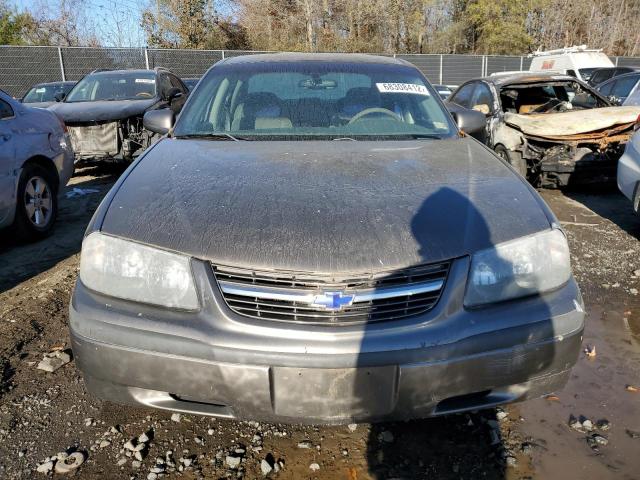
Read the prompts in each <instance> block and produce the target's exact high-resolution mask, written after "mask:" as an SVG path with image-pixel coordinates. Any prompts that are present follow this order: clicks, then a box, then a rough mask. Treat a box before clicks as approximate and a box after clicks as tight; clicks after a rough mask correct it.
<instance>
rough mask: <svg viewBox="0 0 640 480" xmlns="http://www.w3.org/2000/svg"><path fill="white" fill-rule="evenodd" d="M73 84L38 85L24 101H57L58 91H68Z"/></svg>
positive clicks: (29, 92) (28, 93)
mask: <svg viewBox="0 0 640 480" xmlns="http://www.w3.org/2000/svg"><path fill="white" fill-rule="evenodd" d="M72 87H73V85H63V84H58V85H36V86H35V87H33V88H32V89H31V90H29V91H28V92H27V94H26V95H25V96H24V98H23V99H22V103H39V102H55V101H56V99H55V95H56V94H57V93H67V92H68V91H69V90H71V88H72Z"/></svg>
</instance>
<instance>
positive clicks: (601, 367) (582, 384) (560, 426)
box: [518, 295, 640, 480]
mask: <svg viewBox="0 0 640 480" xmlns="http://www.w3.org/2000/svg"><path fill="white" fill-rule="evenodd" d="M613 297H615V296H612V297H610V298H607V299H606V300H605V301H602V302H591V304H590V305H589V304H588V305H587V318H586V320H585V334H584V342H583V344H584V345H587V344H589V345H595V347H596V351H597V355H596V357H595V358H593V359H589V358H587V357H586V355H585V354H584V353H581V354H580V358H579V360H578V363H577V364H576V366H575V367H574V369H573V371H572V375H571V379H570V380H569V382H568V384H567V386H566V387H565V388H564V389H563V390H562V391H560V392H557V397H558V398H559V401H549V400H545V399H538V400H532V401H530V402H525V403H523V404H522V405H521V406H518V410H519V413H520V414H521V415H522V416H523V417H524V418H525V422H523V424H522V426H521V429H522V433H524V434H525V435H530V436H531V437H533V439H534V442H538V443H540V444H542V445H544V448H543V449H541V450H540V451H538V452H536V455H535V457H534V461H533V469H534V472H535V474H534V477H535V478H556V477H557V476H558V472H562V477H563V479H565V480H573V479H576V480H584V479H585V478H622V479H637V478H638V474H639V472H640V458H639V457H638V452H639V451H640V441H639V440H638V439H632V438H630V437H629V436H628V435H627V433H626V430H627V429H629V430H635V431H637V430H640V397H638V394H636V393H630V392H627V391H626V390H625V387H626V385H627V384H634V385H637V384H639V383H640V368H638V365H640V299H638V300H637V301H636V300H635V297H634V299H633V300H630V299H628V298H624V297H622V296H621V295H618V297H622V298H613ZM599 300H603V299H599ZM630 302H633V304H631V303H630ZM629 312H631V313H629ZM571 415H573V416H575V417H579V416H581V415H583V416H585V417H586V418H589V419H590V420H592V421H593V423H596V422H597V421H598V420H600V419H606V420H608V421H609V422H611V428H610V430H607V431H602V432H598V433H600V434H602V435H604V436H605V437H607V438H608V440H609V445H607V446H605V447H601V448H600V450H599V451H593V450H592V449H591V448H590V447H589V445H588V444H587V434H586V433H580V432H578V431H575V430H573V429H571V428H570V427H569V426H568V421H569V417H570V416H571Z"/></svg>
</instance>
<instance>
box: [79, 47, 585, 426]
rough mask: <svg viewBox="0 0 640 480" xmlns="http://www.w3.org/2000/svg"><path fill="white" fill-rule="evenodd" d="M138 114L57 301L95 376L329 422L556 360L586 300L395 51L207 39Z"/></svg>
mask: <svg viewBox="0 0 640 480" xmlns="http://www.w3.org/2000/svg"><path fill="white" fill-rule="evenodd" d="M455 116H456V120H457V122H458V124H459V125H461V127H462V130H466V131H467V133H473V130H474V128H478V127H477V126H478V125H480V128H482V126H483V125H484V118H483V116H482V115H481V114H479V113H478V112H473V111H469V110H465V109H462V110H460V111H458V112H456V113H455ZM478 117H479V119H480V121H479V122H477V121H476V120H477V118H478ZM145 125H146V127H147V128H149V129H150V130H152V131H155V132H157V133H161V134H164V135H165V137H164V138H163V139H162V140H160V141H158V142H157V143H155V144H154V145H153V146H151V147H150V148H149V149H148V150H147V151H146V152H145V153H144V154H143V155H141V157H140V158H139V159H138V160H137V161H136V162H134V163H133V164H132V165H131V166H130V167H129V169H128V170H127V171H126V172H125V173H124V174H123V175H122V176H121V178H120V179H119V180H118V182H117V183H116V185H114V187H113V189H112V190H111V191H110V193H109V194H108V196H107V197H106V198H105V200H104V201H103V202H102V204H101V206H100V207H99V208H98V210H97V211H96V213H95V216H94V218H93V219H92V221H91V224H90V225H89V227H88V229H87V232H86V236H85V238H84V241H83V246H82V253H81V265H80V275H79V279H78V281H77V283H76V286H75V289H74V293H73V298H72V301H71V304H70V332H71V340H72V346H73V351H74V355H75V359H76V362H77V365H78V367H79V369H80V370H81V372H82V374H83V376H84V380H85V385H86V387H87V389H88V390H89V391H90V392H91V393H92V394H94V395H96V396H97V397H99V398H102V399H105V400H110V401H114V402H119V403H128V404H134V405H145V406H149V407H154V408H160V409H166V410H172V411H181V412H190V413H196V414H204V415H212V416H218V417H226V418H235V419H251V420H261V421H277V422H304V423H330V424H337V423H345V422H352V421H356V422H357V421H369V420H376V421H377V420H391V419H410V418H420V417H428V416H433V415H443V414H447V413H453V412H460V411H466V410H474V409H480V408H487V407H492V406H495V405H498V404H502V403H508V402H513V401H519V400H525V399H527V398H535V397H539V396H541V395H543V394H547V393H550V392H553V391H557V390H559V389H561V388H562V386H563V385H564V383H565V382H566V381H567V379H568V377H569V374H570V371H571V367H572V365H573V364H574V363H575V362H576V359H577V356H578V353H579V351H580V345H581V340H582V331H583V319H584V311H583V303H582V298H581V296H580V291H579V289H578V286H577V285H576V282H575V281H574V279H573V277H572V275H571V270H570V263H569V250H568V246H567V241H566V238H565V235H564V233H563V231H562V229H561V228H560V226H559V224H558V222H557V220H556V218H555V217H554V215H553V214H552V213H551V211H550V210H549V208H548V207H547V206H546V205H545V203H544V202H543V200H542V199H541V198H540V196H539V195H538V194H537V193H536V192H535V190H533V189H532V188H531V186H529V185H528V184H527V183H526V181H525V180H524V179H523V178H522V177H520V176H518V175H517V174H516V173H515V172H514V170H513V169H512V168H511V167H510V166H509V165H508V164H506V163H505V162H504V161H502V160H501V159H500V158H498V157H496V155H495V154H494V153H492V152H491V151H490V150H488V149H487V148H486V147H485V146H483V145H482V144H480V143H479V142H478V141H476V140H475V139H473V138H472V137H470V136H468V135H467V134H465V133H463V132H462V131H461V129H459V128H458V127H457V126H456V123H455V122H454V120H453V118H452V116H451V115H450V114H449V113H448V112H447V110H446V109H445V107H444V105H443V103H442V101H441V100H440V98H439V96H438V94H437V92H436V91H435V90H434V89H433V88H432V87H431V86H430V84H429V82H428V81H427V80H426V79H425V77H424V76H423V75H422V73H420V72H419V71H418V70H417V69H416V68H415V67H414V66H413V65H411V64H409V63H407V62H405V61H402V60H399V59H394V58H389V57H376V56H368V55H347V54H341V55H334V54H263V55H252V56H247V57H235V58H231V59H226V60H224V61H222V62H218V63H217V64H215V65H214V66H213V67H212V68H211V69H210V70H209V71H208V72H207V73H206V75H205V76H204V77H203V79H202V80H201V81H200V83H199V85H198V87H197V88H196V90H195V91H194V94H193V95H192V96H191V97H190V98H189V100H188V101H187V103H186V104H185V107H184V109H183V111H182V113H181V114H180V117H179V118H178V119H177V121H176V120H175V118H174V117H173V115H172V114H171V112H169V111H166V110H159V111H154V112H149V113H147V114H146V115H145ZM472 125H476V127H473V126H472Z"/></svg>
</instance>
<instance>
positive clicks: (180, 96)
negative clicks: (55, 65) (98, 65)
mask: <svg viewBox="0 0 640 480" xmlns="http://www.w3.org/2000/svg"><path fill="white" fill-rule="evenodd" d="M188 93H189V89H188V88H187V87H186V86H185V85H184V83H182V80H180V79H179V78H178V77H177V76H175V75H174V74H173V73H171V72H169V71H168V70H166V69H164V68H156V69H154V70H96V71H94V72H92V73H90V74H89V75H87V76H85V77H84V78H83V79H82V80H80V81H79V82H78V83H77V85H76V86H75V87H74V88H73V90H71V92H69V94H68V95H67V96H66V98H65V99H64V101H62V102H60V103H56V104H54V105H52V106H51V107H49V108H50V109H51V110H53V111H54V112H55V113H57V114H58V115H59V116H60V117H62V119H63V120H64V122H65V124H66V125H67V127H68V129H69V134H70V136H71V144H72V146H73V150H74V152H75V155H76V161H79V160H102V159H107V160H109V159H110V160H124V161H131V160H132V159H133V158H134V156H136V155H138V154H139V153H140V152H142V151H143V150H144V149H145V148H147V147H148V146H149V145H150V144H151V143H152V140H153V134H152V132H149V131H147V130H145V129H144V128H143V125H142V117H143V115H144V114H145V112H148V111H150V110H156V109H161V108H171V109H172V110H173V111H174V112H176V113H177V112H179V111H180V108H182V105H183V104H184V101H185V99H186V97H187V95H188Z"/></svg>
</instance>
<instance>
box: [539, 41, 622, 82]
mask: <svg viewBox="0 0 640 480" xmlns="http://www.w3.org/2000/svg"><path fill="white" fill-rule="evenodd" d="M529 56H530V57H533V59H532V60H531V66H530V67H529V71H530V72H548V73H552V72H553V73H562V74H566V75H571V76H572V77H576V78H577V79H579V80H582V81H583V82H586V81H587V80H589V78H590V77H591V74H592V73H593V71H594V70H595V69H596V68H603V67H615V65H614V64H613V63H612V62H611V60H609V57H607V55H606V54H605V53H603V52H602V50H593V49H588V48H587V46H586V45H579V46H575V47H568V48H560V49H558V50H548V51H546V52H541V51H537V52H534V53H532V54H531V55H529Z"/></svg>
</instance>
